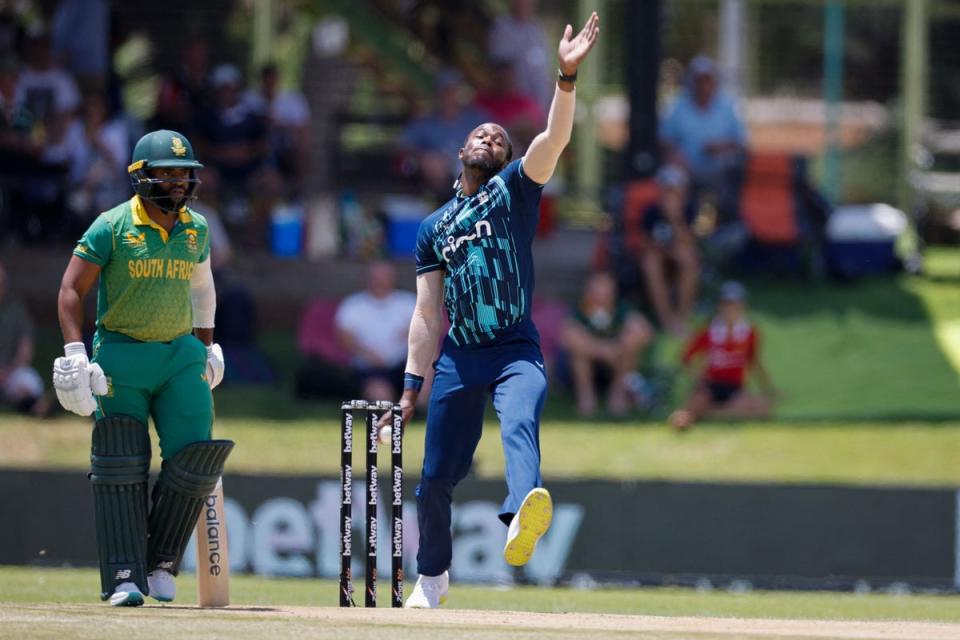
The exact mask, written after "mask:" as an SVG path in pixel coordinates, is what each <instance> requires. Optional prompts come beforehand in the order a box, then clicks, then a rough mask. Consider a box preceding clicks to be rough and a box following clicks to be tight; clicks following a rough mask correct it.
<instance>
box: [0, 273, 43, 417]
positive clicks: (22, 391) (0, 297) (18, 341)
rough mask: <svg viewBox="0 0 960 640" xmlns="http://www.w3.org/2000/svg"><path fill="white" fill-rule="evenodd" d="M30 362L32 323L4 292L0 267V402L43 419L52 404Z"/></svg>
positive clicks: (5, 277)
mask: <svg viewBox="0 0 960 640" xmlns="http://www.w3.org/2000/svg"><path fill="white" fill-rule="evenodd" d="M32 360H33V323H32V322H31V321H30V317H29V316H28V315H27V312H26V310H25V309H24V308H23V305H22V304H21V303H20V302H19V301H18V300H16V299H14V298H12V297H11V296H10V295H9V293H8V292H7V272H6V270H5V269H4V267H3V265H0V398H2V400H3V402H4V404H7V405H11V406H13V407H15V408H16V409H17V410H18V411H21V412H23V413H29V414H31V415H34V416H37V417H43V416H45V415H47V414H48V413H49V412H50V409H51V407H52V401H51V398H50V396H49V395H46V394H44V392H43V380H42V379H41V378H40V375H39V374H38V373H37V372H36V370H34V369H33V367H31V366H30V362H31V361H32Z"/></svg>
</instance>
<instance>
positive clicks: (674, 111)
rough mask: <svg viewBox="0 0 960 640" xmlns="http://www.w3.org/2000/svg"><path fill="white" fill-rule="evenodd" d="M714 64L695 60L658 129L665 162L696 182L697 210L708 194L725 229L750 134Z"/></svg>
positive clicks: (735, 213)
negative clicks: (724, 88) (722, 86)
mask: <svg viewBox="0 0 960 640" xmlns="http://www.w3.org/2000/svg"><path fill="white" fill-rule="evenodd" d="M717 73H718V72H717V65H716V63H715V62H714V61H713V60H712V59H710V58H708V57H706V56H698V57H696V58H694V59H693V60H692V61H691V62H690V65H689V67H688V69H687V78H686V80H687V86H686V88H685V89H684V90H683V91H682V92H681V93H680V94H679V95H678V96H677V98H676V99H675V100H674V101H673V103H672V104H671V105H670V108H669V109H668V110H667V113H666V115H665V116H664V118H663V121H662V123H661V126H660V138H661V143H662V145H663V148H664V158H665V159H666V161H667V162H668V163H669V164H675V165H678V166H681V167H683V168H684V169H686V170H687V172H688V173H689V174H690V176H691V178H692V184H691V187H692V191H691V194H690V195H691V198H692V200H693V201H694V203H695V208H697V207H698V206H699V204H700V201H701V199H702V198H703V197H704V196H705V195H706V194H711V196H710V197H712V198H713V199H714V201H715V208H716V213H717V216H718V219H717V220H716V223H717V224H718V225H723V224H726V223H729V222H732V221H735V220H736V219H737V217H738V206H739V202H738V200H739V191H740V184H741V182H742V174H743V164H744V154H745V151H746V146H747V132H746V127H745V125H744V122H743V119H742V118H741V117H740V115H739V113H738V112H737V105H736V104H735V102H734V100H733V99H732V98H731V97H730V96H729V95H728V94H726V93H724V92H723V91H721V90H720V88H719V79H718V77H717Z"/></svg>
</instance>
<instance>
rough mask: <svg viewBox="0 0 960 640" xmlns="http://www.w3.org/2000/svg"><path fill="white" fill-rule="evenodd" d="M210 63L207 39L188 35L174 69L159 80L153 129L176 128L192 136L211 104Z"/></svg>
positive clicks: (175, 129) (174, 129) (173, 129)
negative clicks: (180, 57) (188, 39)
mask: <svg viewBox="0 0 960 640" xmlns="http://www.w3.org/2000/svg"><path fill="white" fill-rule="evenodd" d="M209 64H210V62H209V55H208V52H207V44H206V42H204V41H203V40H202V39H201V38H193V39H191V40H190V41H189V42H188V43H187V44H186V46H185V47H184V48H183V53H182V59H181V62H180V65H179V67H178V68H177V70H176V71H174V72H173V73H172V74H170V75H167V76H165V77H164V78H163V79H162V80H161V81H160V90H159V91H158V92H157V106H156V115H155V116H154V128H155V129H170V130H172V131H179V132H180V133H182V134H184V135H185V136H187V137H190V138H191V139H192V134H193V132H194V131H196V127H197V123H198V121H199V120H200V118H201V117H203V114H204V113H205V112H206V111H207V109H208V108H209V107H210V100H211V98H210V90H209V86H208V84H207V80H208V77H207V75H208V73H209V71H210V66H209Z"/></svg>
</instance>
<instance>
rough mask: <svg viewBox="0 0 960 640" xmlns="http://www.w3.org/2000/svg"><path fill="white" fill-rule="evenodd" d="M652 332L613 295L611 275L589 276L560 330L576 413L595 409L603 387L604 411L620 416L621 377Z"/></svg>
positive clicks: (623, 400)
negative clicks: (598, 392) (577, 300)
mask: <svg viewBox="0 0 960 640" xmlns="http://www.w3.org/2000/svg"><path fill="white" fill-rule="evenodd" d="M652 337H653V331H652V329H651V328H650V324H649V323H648V322H647V321H646V320H645V319H644V317H643V316H642V315H640V314H639V313H637V312H635V311H633V310H631V309H630V307H629V306H628V305H627V303H626V302H624V301H623V300H622V299H620V298H619V296H618V293H617V283H616V280H615V279H614V277H613V275H612V274H610V273H608V272H605V271H602V272H596V273H593V274H591V275H590V277H589V278H588V279H587V282H586V286H585V287H584V290H583V295H582V296H581V298H580V302H579V304H578V305H577V307H576V308H574V309H573V312H572V314H571V315H570V317H569V318H568V320H567V322H566V324H565V325H564V327H563V330H562V333H561V344H562V345H563V347H564V349H565V350H566V352H567V355H568V357H569V363H570V373H571V374H572V377H573V388H574V394H575V396H576V403H577V412H578V413H579V414H580V415H581V416H583V417H589V416H592V415H593V414H594V413H595V412H596V410H597V391H598V389H599V388H601V387H606V388H607V411H608V412H609V413H610V414H611V415H613V416H623V415H625V414H626V413H627V412H628V411H629V409H630V392H629V389H628V388H627V376H628V374H630V373H631V372H632V371H634V370H635V369H636V367H637V364H638V360H639V358H640V355H641V353H642V352H643V349H644V348H645V347H646V346H647V345H648V344H649V343H650V340H651V339H652Z"/></svg>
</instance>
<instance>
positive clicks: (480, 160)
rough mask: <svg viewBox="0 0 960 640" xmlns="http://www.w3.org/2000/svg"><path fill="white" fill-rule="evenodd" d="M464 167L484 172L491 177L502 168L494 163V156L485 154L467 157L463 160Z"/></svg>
mask: <svg viewBox="0 0 960 640" xmlns="http://www.w3.org/2000/svg"><path fill="white" fill-rule="evenodd" d="M463 166H464V167H465V168H467V169H474V170H477V171H482V172H483V173H487V174H490V175H493V174H495V173H496V172H497V171H499V170H500V166H499V165H497V164H496V163H495V162H494V160H493V156H492V155H483V154H479V155H470V156H467V157H466V158H464V159H463Z"/></svg>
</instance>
